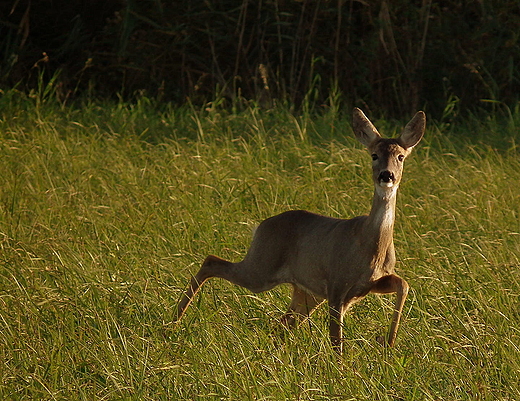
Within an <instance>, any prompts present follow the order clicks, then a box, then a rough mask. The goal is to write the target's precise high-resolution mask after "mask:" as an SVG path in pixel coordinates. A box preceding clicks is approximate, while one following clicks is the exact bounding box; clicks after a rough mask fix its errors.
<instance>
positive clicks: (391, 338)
mask: <svg viewBox="0 0 520 401" xmlns="http://www.w3.org/2000/svg"><path fill="white" fill-rule="evenodd" d="M409 289H410V286H409V285H408V283H407V282H406V281H405V280H403V279H402V278H401V277H399V276H397V275H395V274H390V275H388V276H384V277H381V278H380V279H379V280H377V281H376V282H375V283H374V285H373V286H372V288H371V289H370V292H373V293H376V294H391V293H394V292H395V293H397V297H396V300H395V305H394V313H393V316H392V323H391V325H390V331H389V332H388V340H387V344H388V345H389V346H390V347H393V346H394V344H395V338H396V336H397V329H398V328H399V321H400V320H401V314H402V311H403V306H404V302H405V301H406V297H407V295H408V291H409Z"/></svg>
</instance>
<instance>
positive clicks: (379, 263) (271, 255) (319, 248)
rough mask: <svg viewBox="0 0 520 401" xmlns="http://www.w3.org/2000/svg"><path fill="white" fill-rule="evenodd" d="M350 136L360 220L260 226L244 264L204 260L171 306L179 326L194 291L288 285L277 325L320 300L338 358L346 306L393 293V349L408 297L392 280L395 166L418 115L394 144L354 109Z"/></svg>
mask: <svg viewBox="0 0 520 401" xmlns="http://www.w3.org/2000/svg"><path fill="white" fill-rule="evenodd" d="M353 127H354V132H355V134H356V137H357V138H358V139H359V140H360V141H361V142H362V143H363V144H365V145H366V146H367V148H368V149H369V151H370V152H371V153H372V158H373V160H374V162H373V180H374V187H375V190H374V198H373V201H372V208H371V210H370V213H369V215H368V216H359V217H355V218H353V219H349V220H344V219H336V218H331V217H325V216H321V215H318V214H314V213H310V212H307V211H303V210H293V211H288V212H285V213H282V214H279V215H277V216H274V217H271V218H268V219H267V220H265V221H263V222H262V223H261V224H260V225H259V227H258V228H257V230H256V232H255V235H254V238H253V241H252V243H251V246H250V248H249V251H248V252H247V255H246V256H245V258H244V260H242V261H241V262H238V263H232V262H228V261H226V260H223V259H220V258H218V257H216V256H208V257H207V258H206V260H205V261H204V263H203V264H202V267H201V269H200V270H199V272H198V273H197V274H196V275H195V277H193V279H192V280H191V284H190V287H189V288H188V290H187V291H186V293H185V295H184V296H183V298H182V300H181V301H180V302H179V305H178V310H177V320H179V319H180V318H181V317H182V315H183V313H184V311H185V310H186V308H187V307H188V305H189V304H190V302H191V301H192V299H193V297H194V295H195V293H196V292H197V291H198V289H199V288H200V286H201V285H202V284H203V283H204V282H205V281H206V280H207V279H209V278H212V277H220V278H224V279H226V280H228V281H230V282H232V283H234V284H237V285H240V286H242V287H245V288H247V289H249V290H250V291H252V292H255V293H257V292H263V291H267V290H270V289H272V288H273V287H275V286H277V285H279V284H282V283H290V284H292V285H293V297H292V301H291V304H290V306H289V310H288V311H287V313H286V314H285V315H284V316H283V318H282V321H283V322H284V323H285V324H287V325H289V326H292V325H294V324H295V323H296V321H297V319H298V318H299V317H302V316H303V317H307V316H309V315H310V314H311V313H312V311H313V310H314V309H315V308H316V306H317V305H318V304H320V303H321V302H322V301H323V300H327V301H328V304H329V311H330V337H331V341H332V344H333V345H334V347H335V348H336V349H337V350H338V351H339V352H341V350H342V346H341V324H342V319H343V315H344V313H345V311H346V310H347V309H348V308H349V306H350V305H352V303H354V302H355V301H357V300H360V299H361V298H363V297H364V296H366V295H367V294H368V293H370V292H374V293H382V294H384V293H392V292H396V293H397V299H396V303H395V308H394V316H393V318H392V325H391V327H390V332H389V336H388V344H389V345H393V344H394V341H395V337H396V333H397V327H398V325H399V320H400V316H401V311H402V308H403V305H404V300H405V298H406V295H407V293H408V284H407V283H406V281H404V280H403V279H402V278H400V277H399V276H397V275H395V274H394V266H395V251H394V242H393V228H394V220H395V205H396V196H397V189H398V187H399V182H400V180H401V173H402V168H403V165H402V162H403V160H404V158H405V157H406V156H407V155H408V154H409V153H410V151H411V149H412V148H413V146H415V145H416V144H417V143H418V142H419V140H420V139H421V138H422V135H423V133H424V127H425V117H424V113H422V112H418V113H417V114H416V116H415V117H414V118H413V119H412V120H411V121H410V123H408V125H407V126H406V128H405V130H404V132H403V134H402V135H401V137H399V138H397V139H383V138H381V136H380V135H379V133H378V132H377V130H376V129H375V127H374V126H373V125H372V123H371V122H370V121H369V120H368V119H367V118H366V117H365V115H364V114H363V112H361V110H359V109H355V110H354V124H353Z"/></svg>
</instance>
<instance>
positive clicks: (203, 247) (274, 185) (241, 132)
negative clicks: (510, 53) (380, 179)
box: [0, 93, 520, 400]
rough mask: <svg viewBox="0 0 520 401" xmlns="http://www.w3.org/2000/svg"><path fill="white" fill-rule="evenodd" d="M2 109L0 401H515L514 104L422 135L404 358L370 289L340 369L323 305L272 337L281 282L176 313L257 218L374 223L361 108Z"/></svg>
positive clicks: (412, 172) (213, 286)
mask: <svg viewBox="0 0 520 401" xmlns="http://www.w3.org/2000/svg"><path fill="white" fill-rule="evenodd" d="M7 95H9V96H11V98H9V96H7ZM6 96H7V97H4V99H3V100H2V102H0V116H1V117H0V146H1V154H2V157H1V158H0V171H1V172H2V173H1V175H0V247H1V253H0V332H1V336H0V359H1V361H2V362H1V364H0V378H1V380H0V396H1V398H2V399H13V400H17V399H49V400H55V399H56V400H57V399H67V400H71V399H78V400H81V399H85V400H87V399H88V400H90V399H136V400H137V399H139V400H143V399H145V400H146V399H150V400H152V399H153V400H158V399H165V400H166V399H169V400H170V399H204V398H217V399H275V400H280V399H302V400H320V399H323V400H325V399H327V400H329V399H342V400H345V399H347V400H348V399H366V400H396V399H406V400H440V399H443V400H444V399H453V400H455V399H456V400H475V399H479V400H496V399H502V400H513V399H518V398H520V390H519V386H518V375H519V372H520V352H519V344H520V333H519V330H518V327H519V326H520V324H519V323H520V314H519V309H518V305H519V296H520V279H519V277H520V276H519V274H518V268H519V264H520V263H519V258H520V237H519V235H520V219H519V217H520V202H519V196H520V192H519V191H520V190H519V187H518V183H519V182H520V159H519V157H518V149H517V148H516V143H517V142H518V130H517V128H515V127H517V126H518V125H517V122H518V118H519V114H518V111H512V114H511V117H510V119H508V120H507V121H505V122H500V121H499V120H493V119H490V120H488V121H480V122H478V121H477V120H472V121H468V122H466V124H465V126H462V127H453V126H452V127H447V126H442V128H443V129H442V130H440V129H439V127H440V125H437V124H436V123H435V122H431V123H430V124H429V127H428V131H427V134H426V136H425V138H424V141H423V142H422V143H421V144H420V146H419V147H418V149H417V151H416V152H415V153H414V155H413V157H411V159H410V160H409V161H407V165H406V167H405V177H404V181H403V183H402V186H401V189H400V194H399V199H398V216H397V222H396V233H395V235H396V246H397V252H398V259H399V263H398V271H399V274H401V275H402V276H403V277H405V278H406V280H407V281H408V282H409V283H410V284H411V286H412V291H411V294H410V298H409V301H408V302H407V304H406V306H405V316H404V322H403V325H402V329H401V331H400V333H399V337H398V343H397V346H396V348H395V349H391V350H390V349H384V348H382V347H380V346H379V345H378V343H377V342H376V340H375V338H376V337H377V336H379V335H381V334H383V333H384V332H385V331H386V329H387V325H388V323H389V319H390V315H391V308H392V306H391V305H392V300H393V298H392V297H391V296H388V297H386V296H385V297H376V296H369V297H367V298H366V299H365V300H364V301H363V302H362V303H360V304H358V305H357V306H356V307H355V308H354V310H353V313H352V314H351V315H349V316H348V317H347V318H346V322H345V330H344V336H345V349H346V352H345V355H344V356H343V357H342V358H341V359H338V358H337V357H336V355H335V354H334V352H333V350H332V349H331V347H330V345H329V341H328V335H327V323H326V321H327V313H326V311H325V309H326V308H323V309H322V310H318V311H317V313H316V314H315V316H313V319H312V320H311V321H310V322H309V323H308V324H306V325H304V326H302V327H300V328H298V329H296V330H295V331H293V332H286V331H284V330H283V329H280V326H279V324H278V319H279V317H280V316H281V314H282V313H283V311H284V310H285V308H286V306H287V303H288V301H289V291H288V289H287V288H284V287H280V288H277V289H275V290H273V291H270V292H268V293H264V294H259V295H252V294H250V293H248V292H247V291H246V290H243V289H241V288H238V287H235V286H233V285H231V284H229V283H227V282H223V281H219V280H215V281H212V282H210V283H208V284H207V285H206V286H205V288H204V290H203V291H202V293H201V294H200V296H198V297H197V298H196V301H195V302H194V304H193V305H192V307H191V308H190V309H189V310H188V312H187V315H186V317H185V320H183V321H182V323H181V325H180V327H179V328H178V329H177V330H174V328H173V327H172V325H171V318H172V315H173V311H174V308H175V304H176V302H177V300H178V299H179V296H180V295H181V292H182V291H183V290H184V288H185V285H186V284H187V280H188V278H189V276H190V274H191V273H193V272H194V271H195V270H196V269H197V268H198V266H199V264H200V262H201V261H202V260H203V258H204V257H205V256H206V255H207V254H209V253H214V254H217V255H220V256H223V257H226V258H229V259H232V260H239V259H240V258H241V257H242V256H243V255H244V253H245V250H246V249H247V246H248V244H249V241H250V236H251V230H252V228H253V227H254V226H255V225H256V224H258V223H259V222H260V221H261V220H262V219H264V218H266V217H268V216H270V215H273V214H275V213H279V212H282V211H284V210H287V209H291V208H305V209H309V210H312V211H315V212H319V213H324V214H327V215H332V216H335V217H338V216H341V217H350V216H354V215H359V214H363V213H366V212H367V211H368V208H369V205H370V198H371V196H372V188H371V184H370V173H369V164H370V161H369V157H368V156H367V155H366V153H365V151H364V150H363V149H362V148H361V146H360V145H359V144H357V143H356V141H355V140H354V139H353V138H352V135H351V131H350V128H349V120H350V119H349V118H348V117H344V116H343V115H342V114H341V113H335V114H334V115H332V114H325V115H321V116H310V115H308V116H305V117H300V116H293V115H291V114H290V113H289V112H287V111H286V110H284V109H273V110H270V111H260V110H258V109H256V108H250V109H248V110H246V111H244V112H243V113H235V114H231V113H228V112H224V111H222V110H219V109H218V108H211V107H208V108H207V110H196V109H194V108H189V107H186V108H180V109H171V110H162V111H158V110H157V109H156V108H155V106H154V105H153V104H152V103H151V102H149V101H147V100H146V99H142V100H141V101H140V102H138V103H137V104H134V105H127V104H123V103H120V104H102V103H95V102H94V103H88V104H85V105H84V106H83V107H81V108H63V107H57V106H55V105H54V104H53V103H52V102H43V103H37V106H35V105H34V104H35V103H34V102H33V101H31V100H28V99H25V98H24V97H21V96H18V95H17V94H15V93H14V94H13V93H11V94H6ZM515 122H516V123H515ZM376 124H377V125H378V126H379V127H382V131H383V132H385V133H386V134H388V135H390V134H396V133H397V131H398V130H399V129H400V127H401V126H402V124H398V123H393V122H388V121H379V122H376ZM470 129H471V132H469V131H470ZM467 131H468V132H467Z"/></svg>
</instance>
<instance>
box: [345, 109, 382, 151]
mask: <svg viewBox="0 0 520 401" xmlns="http://www.w3.org/2000/svg"><path fill="white" fill-rule="evenodd" d="M352 129H353V130H354V135H356V138H357V139H358V141H359V142H361V143H362V144H363V145H365V146H366V147H369V146H370V144H371V143H372V142H374V141H375V140H376V139H378V138H381V135H379V132H377V129H376V127H374V124H372V123H371V122H370V120H369V119H368V118H367V116H365V113H363V112H362V111H361V110H360V109H358V108H357V107H356V108H355V109H354V113H353V118H352Z"/></svg>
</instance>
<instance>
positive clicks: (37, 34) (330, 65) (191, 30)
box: [0, 0, 520, 116]
mask: <svg viewBox="0 0 520 401" xmlns="http://www.w3.org/2000/svg"><path fill="white" fill-rule="evenodd" d="M518 26H520V3H518V2H517V1H516V0H507V1H503V0H485V1H471V0H465V1H455V0H445V1H433V0H424V1H421V2H419V1H414V2H409V1H405V0H397V1H388V0H368V1H354V0H349V1H346V0H336V1H325V0H321V1H320V0H313V1H311V0H303V1H295V0H263V1H257V2H254V1H250V0H207V1H192V0H176V1H167V0H141V1H136V0H107V1H100V0H94V1H92V0H89V1H85V0H39V1H30V0H9V1H6V2H2V4H0V38H1V39H0V52H1V54H2V58H1V64H0V84H1V85H2V86H3V87H4V88H5V87H11V86H12V85H13V84H20V83H21V85H20V87H23V88H24V89H25V88H27V89H30V88H32V87H34V86H35V85H36V84H37V81H38V79H42V78H43V79H46V80H51V79H56V77H57V74H58V72H59V74H60V75H59V77H57V79H56V81H55V82H56V84H59V85H60V90H61V96H62V97H64V98H67V97H70V96H72V95H75V94H77V93H78V91H85V90H89V91H90V92H91V93H92V92H94V93H95V94H99V95H104V96H106V95H108V94H109V95H112V96H113V95H114V94H117V95H120V96H123V97H125V98H131V97H132V96H133V95H134V94H135V93H136V92H142V91H143V90H144V91H146V92H147V94H148V96H153V97H158V98H161V99H165V100H169V101H176V102H183V101H184V100H185V99H186V97H190V98H191V99H192V101H195V102H199V101H200V102H203V101H205V100H207V99H215V98H216V97H220V98H222V99H226V100H228V101H232V102H234V103H233V104H235V105H236V104H237V101H238V100H240V101H241V100H243V99H252V100H255V101H257V102H259V103H260V104H261V105H264V106H271V105H272V104H273V103H274V102H280V101H288V102H289V103H290V104H296V105H298V104H302V101H304V100H306V99H307V100H312V104H320V103H319V102H322V101H323V100H324V99H326V98H327V97H328V95H329V92H330V90H331V89H333V90H335V91H336V92H337V93H341V94H342V95H343V96H344V97H345V99H346V101H347V102H348V103H350V104H357V105H360V106H365V108H371V109H374V110H380V111H382V112H384V113H385V114H386V115H392V116H403V115H404V114H406V115H408V114H410V113H411V112H413V111H415V110H416V109H418V108H423V107H425V108H426V109H427V110H428V111H430V113H432V112H433V113H434V114H436V115H437V116H440V115H441V113H442V111H443V110H445V109H446V105H449V104H451V105H453V104H454V103H455V104H458V105H460V106H462V107H463V108H467V107H469V108H472V109H475V108H476V107H479V106H482V105H490V104H491V105H493V106H496V105H497V104H502V105H504V104H505V105H508V106H511V105H512V104H514V103H515V102H516V101H517V100H518V93H520V82H519V81H520V71H519V69H518V65H519V63H520V41H519V37H520V33H519V31H518ZM482 100H485V101H486V102H487V103H482Z"/></svg>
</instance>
